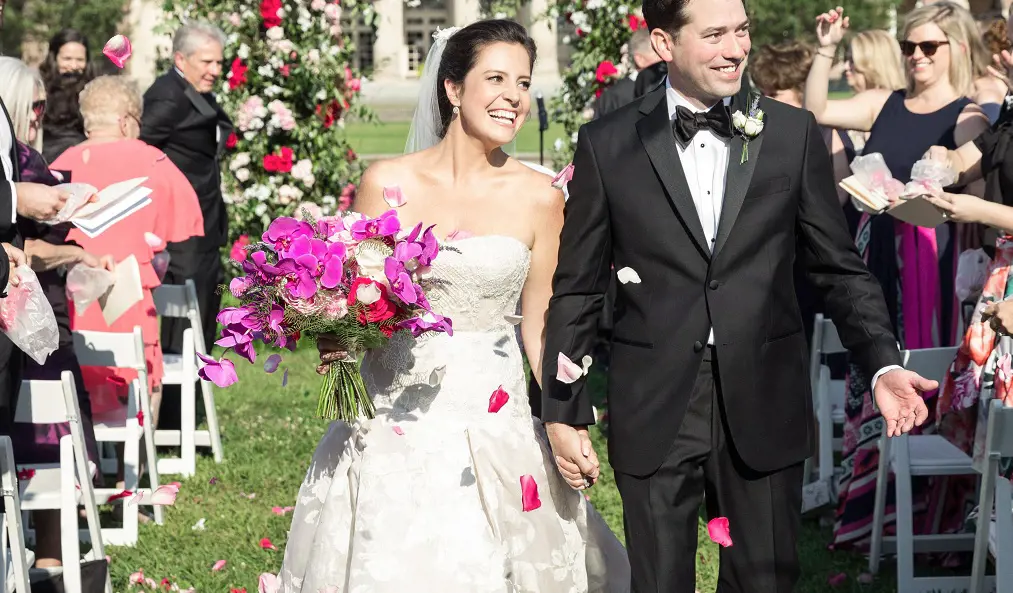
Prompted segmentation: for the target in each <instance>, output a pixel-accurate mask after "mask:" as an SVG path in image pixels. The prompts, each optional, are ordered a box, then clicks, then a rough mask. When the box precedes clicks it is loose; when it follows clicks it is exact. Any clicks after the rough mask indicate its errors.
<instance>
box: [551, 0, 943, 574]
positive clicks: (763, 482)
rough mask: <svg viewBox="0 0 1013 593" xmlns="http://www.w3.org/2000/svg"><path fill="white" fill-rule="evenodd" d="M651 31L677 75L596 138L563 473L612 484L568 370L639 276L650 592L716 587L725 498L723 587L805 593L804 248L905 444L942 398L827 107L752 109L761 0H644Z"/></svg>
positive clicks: (621, 366) (589, 146)
mask: <svg viewBox="0 0 1013 593" xmlns="http://www.w3.org/2000/svg"><path fill="white" fill-rule="evenodd" d="M644 17H645V18H646V20H647V24H648V25H649V26H650V28H651V40H652V43H653V45H654V48H655V50H656V51H657V52H658V55H660V56H661V58H662V59H663V60H664V61H665V62H667V63H668V80H667V82H666V84H665V85H664V86H663V87H661V88H659V89H657V90H655V91H652V92H651V93H649V94H647V95H646V96H645V97H643V98H642V99H640V100H638V101H635V102H634V103H633V104H631V105H629V106H627V107H624V108H622V109H620V110H618V111H616V112H614V113H612V114H610V115H608V116H606V117H604V118H602V119H600V120H597V121H593V122H590V123H588V124H586V125H584V126H583V127H582V128H581V130H580V132H579V133H578V139H577V151H576V155H575V158H574V175H573V179H572V180H571V181H570V184H569V191H570V197H569V200H568V201H567V203H566V207H565V216H564V224H563V230H562V233H561V235H560V248H559V259H558V264H557V267H556V272H555V276H554V278H553V296H552V299H551V301H550V304H549V310H548V315H547V321H546V328H545V350H544V355H543V357H542V360H543V365H542V389H543V391H542V410H541V418H542V420H543V421H545V422H546V431H547V433H548V436H549V439H550V441H551V444H552V449H553V453H554V455H555V458H556V461H557V464H558V466H559V467H558V469H559V471H560V473H561V474H562V475H563V477H564V478H565V479H566V480H567V482H568V483H569V484H570V485H571V486H573V487H575V488H585V487H587V486H588V485H590V484H593V483H594V480H595V479H596V478H597V476H598V471H599V467H598V461H597V457H596V456H595V453H594V451H593V447H592V446H591V441H590V439H589V437H588V433H587V429H586V427H587V425H589V424H591V423H592V422H593V413H592V408H591V402H590V394H589V393H588V391H589V389H588V386H587V382H586V379H585V377H583V376H580V373H579V369H578V372H576V373H575V372H573V370H572V367H571V369H570V370H569V372H564V373H562V374H557V373H558V372H559V371H560V370H561V369H558V368H557V366H558V364H557V360H559V359H560V355H565V356H566V357H568V358H569V359H571V360H572V361H577V363H578V364H579V361H580V360H581V358H582V357H583V356H584V355H586V354H588V353H589V352H590V350H591V348H592V347H593V344H594V340H595V337H596V333H597V325H598V317H599V315H600V312H601V308H602V307H601V303H602V300H603V297H604V293H605V291H606V289H607V286H608V278H609V268H610V266H612V265H613V264H614V267H615V268H616V269H617V270H619V271H622V270H623V269H624V268H630V270H631V272H635V273H636V276H638V277H639V281H631V282H628V283H620V284H619V285H618V291H617V295H616V304H615V328H614V330H613V335H612V360H611V362H610V368H609V397H608V401H609V417H610V425H609V431H610V438H609V459H610V461H611V464H612V467H613V468H614V469H615V479H616V484H617V485H618V487H619V492H620V494H621V496H622V499H623V511H624V520H625V527H626V544H627V550H628V553H629V558H630V564H631V571H632V575H633V586H632V590H633V591H634V592H638V593H643V592H646V591H665V592H666V593H680V592H687V593H689V592H692V591H694V590H695V586H694V583H695V559H696V553H695V552H696V544H697V521H698V513H699V510H700V506H701V504H702V503H704V502H705V503H706V510H707V514H708V515H709V517H711V518H717V517H725V518H727V520H728V521H729V524H730V530H731V539H732V541H733V542H734V545H733V546H731V547H728V548H722V550H721V568H720V575H719V582H720V583H721V584H720V585H719V590H721V591H725V590H727V591H738V592H774V591H791V590H792V589H793V587H794V585H795V583H796V581H797V579H798V576H799V566H798V556H797V552H796V550H795V541H796V540H797V537H798V531H799V525H800V522H801V505H802V500H801V498H802V464H803V462H804V460H805V459H806V458H807V457H809V456H810V455H811V454H812V452H813V446H814V438H813V435H814V434H815V431H814V426H813V425H812V423H813V411H812V396H811V394H810V388H809V377H807V371H806V369H807V360H808V357H807V352H806V338H805V336H804V335H803V332H802V320H801V318H800V316H799V311H798V303H797V302H796V297H795V291H794V288H793V286H792V273H793V262H794V260H795V258H796V256H797V257H798V258H799V259H801V260H802V262H803V264H804V265H805V268H806V271H807V272H808V275H809V278H810V279H811V280H812V282H813V285H814V286H815V287H816V289H817V291H818V293H819V296H820V297H822V299H823V300H824V302H825V306H826V310H827V312H828V313H829V315H830V317H831V318H832V319H833V321H834V323H835V324H836V326H837V328H838V331H839V333H840V336H841V340H842V341H843V343H844V344H845V345H846V346H847V347H848V349H849V350H850V351H851V354H852V357H853V358H852V360H854V361H855V362H856V363H857V364H859V365H860V366H861V367H862V368H863V369H864V370H865V371H866V372H867V373H868V374H869V376H874V377H875V380H874V382H875V384H874V386H873V388H872V392H873V397H874V398H875V402H876V404H877V406H878V409H879V410H880V412H881V413H882V414H883V416H884V418H885V421H886V426H887V429H886V431H887V434H888V435H889V436H897V435H899V434H902V433H906V432H908V431H910V430H911V429H912V428H913V427H914V426H916V425H919V424H921V423H922V422H924V420H925V418H926V417H927V416H928V411H927V409H926V407H925V403H924V402H923V401H922V397H921V395H920V393H919V391H924V390H930V389H934V388H936V387H937V386H938V384H937V383H936V382H935V381H928V380H925V379H923V378H921V377H919V376H918V375H917V374H915V373H912V372H910V371H907V370H905V369H903V368H901V367H900V366H899V365H900V362H901V357H900V353H899V351H898V349H897V342H896V338H895V337H894V336H893V334H892V333H891V329H890V319H889V316H888V314H887V309H886V304H885V302H884V300H883V295H882V290H881V289H880V287H879V285H878V284H877V282H876V280H875V279H874V278H873V277H872V275H871V274H870V273H869V271H868V270H867V268H866V266H865V264H864V263H863V261H862V259H861V257H860V256H859V254H858V252H857V250H856V248H855V245H854V242H853V241H852V240H851V237H850V236H849V234H848V231H847V227H846V225H845V221H844V215H843V213H842V212H841V208H840V204H839V202H838V199H837V192H836V190H835V188H834V183H833V172H832V170H831V166H830V159H829V156H828V154H827V150H826V146H825V145H824V143H823V139H822V137H821V135H820V132H819V127H818V126H817V124H816V121H815V119H814V118H813V116H812V114H810V113H808V112H807V111H804V110H802V109H798V108H794V107H790V106H788V105H785V104H782V103H779V102H777V101H773V100H770V99H767V98H765V97H759V96H758V95H753V94H750V95H749V96H747V97H742V96H741V94H740V92H739V91H740V89H741V79H742V72H743V69H744V67H745V65H746V57H747V55H748V53H749V48H750V41H749V29H748V25H749V21H748V18H747V16H746V11H745V8H744V6H743V4H742V0H644ZM744 99H745V100H744ZM761 111H762V113H761ZM747 115H752V116H754V118H753V120H751V121H750V120H747V119H746V117H745V116H747ZM761 118H762V119H761ZM760 121H762V123H763V127H762V129H761V128H760V127H759V125H758V124H759V122H760ZM564 362H565V361H564ZM557 377H560V378H557Z"/></svg>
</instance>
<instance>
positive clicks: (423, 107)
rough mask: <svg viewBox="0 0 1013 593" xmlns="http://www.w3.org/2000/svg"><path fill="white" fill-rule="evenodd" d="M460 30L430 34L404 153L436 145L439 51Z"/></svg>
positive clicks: (439, 124) (441, 56)
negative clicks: (429, 44)
mask: <svg viewBox="0 0 1013 593" xmlns="http://www.w3.org/2000/svg"><path fill="white" fill-rule="evenodd" d="M460 29H461V28H460V27H450V28H449V29H437V30H436V32H435V33H433V39H434V40H435V41H434V42H433V46H432V47H431V48H429V53H428V54H426V63H425V65H424V66H423V67H422V76H421V77H420V78H419V102H418V104H417V105H416V106H415V115H414V117H412V125H411V128H410V129H409V130H408V142H407V143H406V144H405V148H404V152H405V154H408V153H411V152H418V151H420V150H425V149H427V148H429V147H430V146H435V145H436V144H438V143H439V142H440V128H441V127H443V123H442V119H441V118H440V103H439V99H438V97H439V94H438V93H437V88H436V85H437V83H438V82H439V81H438V80H437V79H438V78H439V74H440V60H442V59H443V50H444V49H446V47H447V40H449V39H450V36H451V35H453V34H454V33H456V32H457V31H459V30H460Z"/></svg>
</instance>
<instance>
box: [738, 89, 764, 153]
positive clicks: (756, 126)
mask: <svg viewBox="0 0 1013 593" xmlns="http://www.w3.org/2000/svg"><path fill="white" fill-rule="evenodd" d="M732 127H734V128H735V131H737V132H738V133H739V135H740V136H742V157H741V158H740V159H739V164H740V165H741V164H742V163H744V162H746V161H747V160H749V141H750V140H752V139H753V138H756V137H757V136H759V135H760V132H762V131H763V110H762V109H760V96H759V95H757V94H754V95H753V101H752V105H750V107H749V115H743V114H742V112H741V111H738V110H736V111H735V113H733V114H732Z"/></svg>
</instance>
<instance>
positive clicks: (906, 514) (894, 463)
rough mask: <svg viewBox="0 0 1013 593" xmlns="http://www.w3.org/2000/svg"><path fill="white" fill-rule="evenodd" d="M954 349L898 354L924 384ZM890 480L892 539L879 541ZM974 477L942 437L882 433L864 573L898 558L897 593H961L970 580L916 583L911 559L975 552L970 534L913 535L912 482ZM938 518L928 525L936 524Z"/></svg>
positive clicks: (942, 370) (940, 373) (939, 372)
mask: <svg viewBox="0 0 1013 593" xmlns="http://www.w3.org/2000/svg"><path fill="white" fill-rule="evenodd" d="M956 354H957V349H956V348H955V347H954V348H925V349H920V350H904V351H902V352H901V355H902V360H903V366H904V367H905V368H906V369H908V370H910V371H914V372H916V373H918V374H919V375H921V376H922V377H925V378H927V379H938V380H940V384H942V379H943V377H944V376H945V375H946V373H947V372H948V370H949V368H950V365H951V364H952V363H953V358H954V356H956ZM891 471H892V472H893V474H894V486H895V490H896V504H895V509H896V533H897V535H896V536H884V535H883V525H884V523H885V521H886V490H887V480H888V477H889V472H891ZM976 473H977V472H976V471H975V470H974V467H973V465H972V463H971V457H970V456H969V455H967V454H965V453H964V452H963V451H961V450H960V449H958V448H957V447H956V446H955V445H954V444H953V443H951V442H949V441H948V440H946V439H945V438H944V437H942V436H940V435H935V434H929V435H903V436H900V437H895V438H892V439H891V438H888V437H887V436H886V432H885V431H884V432H883V435H882V436H881V437H880V439H879V467H878V468H877V473H876V496H875V506H874V510H873V519H872V534H871V543H870V549H869V572H871V573H873V574H876V573H877V572H879V563H880V556H881V554H882V553H883V552H887V553H889V552H892V551H895V552H896V554H897V588H898V590H899V591H905V592H908V591H910V592H912V593H915V592H916V591H933V590H950V589H958V590H959V589H966V588H967V587H968V585H969V581H970V577H969V576H967V577H965V576H950V577H915V575H914V555H915V552H918V553H928V552H956V551H969V550H971V549H973V547H974V534H973V533H952V534H950V533H942V534H937V533H932V534H928V535H915V534H914V494H913V492H912V478H913V477H915V476H939V477H942V478H943V479H946V477H948V476H960V475H974V474H976ZM939 520H940V517H935V518H934V519H933V524H934V525H938V524H939Z"/></svg>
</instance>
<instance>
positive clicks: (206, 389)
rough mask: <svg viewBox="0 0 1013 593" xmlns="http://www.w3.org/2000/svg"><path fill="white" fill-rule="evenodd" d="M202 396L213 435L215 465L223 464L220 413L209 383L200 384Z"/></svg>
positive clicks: (212, 449) (212, 447) (212, 446)
mask: <svg viewBox="0 0 1013 593" xmlns="http://www.w3.org/2000/svg"><path fill="white" fill-rule="evenodd" d="M200 390H201V394H203V396H204V412H205V414H206V415H207V420H208V432H209V433H210V434H211V452H212V453H213V454H214V456H215V463H221V462H222V435H221V433H220V432H219V431H218V412H217V410H215V395H214V393H213V392H212V391H211V386H210V385H209V384H208V382H207V381H201V382H200Z"/></svg>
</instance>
